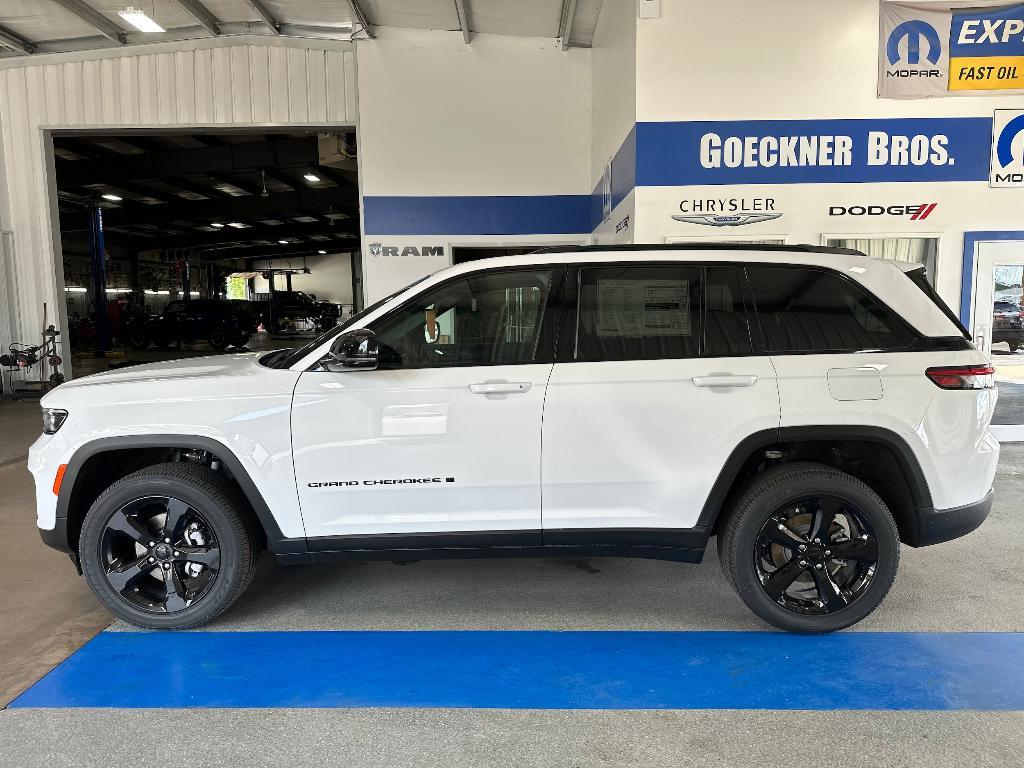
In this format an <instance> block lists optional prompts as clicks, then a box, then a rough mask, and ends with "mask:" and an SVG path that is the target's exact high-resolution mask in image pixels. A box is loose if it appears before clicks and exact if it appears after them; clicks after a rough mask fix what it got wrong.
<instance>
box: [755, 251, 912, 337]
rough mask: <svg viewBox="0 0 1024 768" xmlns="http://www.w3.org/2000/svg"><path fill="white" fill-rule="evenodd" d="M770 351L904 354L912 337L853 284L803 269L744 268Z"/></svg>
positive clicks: (908, 331) (841, 278) (887, 311)
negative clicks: (899, 351)
mask: <svg viewBox="0 0 1024 768" xmlns="http://www.w3.org/2000/svg"><path fill="white" fill-rule="evenodd" d="M747 276H748V278H749V280H750V287H751V291H752V293H753V296H754V305H755V306H756V308H757V315H758V318H759V319H760V322H761V330H762V331H763V333H764V340H765V347H766V348H767V350H768V351H769V352H791V353H800V352H804V353H807V352H810V353H813V352H856V351H860V350H868V349H904V348H906V347H909V346H910V345H911V344H912V343H913V342H914V335H913V333H912V332H911V331H910V330H909V329H908V328H907V327H906V325H905V324H903V323H902V322H900V320H899V318H897V317H895V316H894V315H893V313H892V312H891V311H889V310H888V309H887V308H886V307H884V306H883V305H881V304H880V303H879V302H878V301H877V300H875V299H874V298H873V297H871V296H870V295H869V294H868V293H867V292H866V291H865V290H864V289H863V288H861V287H860V286H858V285H857V284H856V283H855V282H853V281H852V280H849V279H846V278H844V277H841V276H840V275H837V274H835V273H833V272H828V271H826V270H819V269H813V268H806V267H788V266H772V265H748V266H747Z"/></svg>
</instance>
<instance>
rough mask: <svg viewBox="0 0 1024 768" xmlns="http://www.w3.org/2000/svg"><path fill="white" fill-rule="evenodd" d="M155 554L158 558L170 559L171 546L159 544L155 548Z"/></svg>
mask: <svg viewBox="0 0 1024 768" xmlns="http://www.w3.org/2000/svg"><path fill="white" fill-rule="evenodd" d="M153 555H154V556H155V557H156V559H157V560H161V561H163V560H170V559H171V548H170V547H169V546H167V545H166V544H157V546H156V549H154V550H153Z"/></svg>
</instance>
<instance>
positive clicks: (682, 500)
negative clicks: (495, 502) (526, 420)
mask: <svg viewBox="0 0 1024 768" xmlns="http://www.w3.org/2000/svg"><path fill="white" fill-rule="evenodd" d="M567 285H570V286H574V287H575V290H574V291H573V292H572V293H573V294H574V296H573V298H574V299H575V300H576V301H578V313H577V316H578V322H575V323H570V324H569V327H568V328H567V327H566V324H564V323H563V325H562V328H563V331H562V334H560V336H565V337H566V338H567V341H568V343H566V344H565V345H564V352H563V346H562V343H561V341H560V350H559V361H558V362H557V363H556V364H555V368H554V371H553V372H552V375H551V382H550V384H549V385H548V399H547V406H546V407H545V411H544V457H543V466H544V472H543V485H544V541H545V543H550V544H555V543H563V542H564V543H570V542H576V543H586V542H587V540H588V539H592V540H593V541H601V540H602V539H605V541H606V543H616V542H612V541H611V540H610V539H606V538H605V536H603V535H602V534H601V533H599V531H600V529H609V528H612V529H620V530H619V531H617V532H615V533H614V534H611V536H612V538H618V539H620V540H621V541H624V540H626V539H628V540H629V541H630V542H631V543H635V544H654V545H658V544H667V543H671V542H670V540H671V534H670V533H669V530H670V529H685V528H692V527H693V526H695V525H696V524H697V520H698V517H699V515H700V512H701V508H702V507H703V505H704V502H705V500H706V499H707V497H708V494H709V492H710V491H711V488H712V485H713V484H714V482H715V480H716V479H717V478H718V474H719V472H720V471H721V469H722V467H723V466H724V465H725V463H726V460H727V458H728V457H729V455H730V453H731V452H732V451H733V449H735V448H736V447H737V445H738V444H739V443H740V441H742V440H743V439H744V438H746V437H747V436H748V435H750V434H752V433H754V432H758V431H760V430H764V429H772V428H775V427H778V425H779V397H778V390H777V387H776V381H775V371H774V369H773V368H772V364H771V361H770V360H769V359H768V358H767V357H765V356H763V355H757V354H754V347H753V344H752V337H751V328H750V324H749V323H748V315H747V312H746V311H745V306H744V305H745V302H744V299H743V291H742V290H741V287H740V286H741V282H740V274H739V270H738V269H737V267H735V266H729V265H725V266H708V267H706V268H705V267H702V266H697V265H693V264H673V263H665V262H663V263H660V264H646V265H619V266H592V267H590V266H585V267H583V268H581V269H580V270H579V272H578V276H577V277H575V278H574V277H572V276H570V277H569V278H568V279H567ZM621 529H630V530H629V531H628V532H623V531H621Z"/></svg>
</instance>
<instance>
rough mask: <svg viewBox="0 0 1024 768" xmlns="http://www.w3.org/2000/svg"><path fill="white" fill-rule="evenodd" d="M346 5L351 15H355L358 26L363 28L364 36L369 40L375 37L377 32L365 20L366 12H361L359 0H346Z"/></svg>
mask: <svg viewBox="0 0 1024 768" xmlns="http://www.w3.org/2000/svg"><path fill="white" fill-rule="evenodd" d="M348 7H349V8H350V9H351V10H352V15H353V16H355V17H356V21H358V22H359V26H361V27H362V28H363V32H365V33H366V36H367V37H368V38H370V39H371V40H374V39H376V37H377V33H376V32H374V31H373V27H371V26H370V24H369V22H368V21H367V20H366V14H365V13H363V7H362V6H361V5H359V0H348Z"/></svg>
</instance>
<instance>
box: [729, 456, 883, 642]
mask: <svg viewBox="0 0 1024 768" xmlns="http://www.w3.org/2000/svg"><path fill="white" fill-rule="evenodd" d="M826 509H836V510H838V512H837V513H835V519H834V520H833V522H832V523H831V524H830V525H829V528H828V530H829V533H828V534H825V537H824V542H823V543H821V544H815V543H814V542H813V539H812V538H811V536H812V535H813V533H814V530H815V529H814V526H815V525H816V524H818V521H819V518H818V515H820V514H821V511H820V510H826ZM823 519H828V518H827V517H826V518H823ZM840 521H842V522H840ZM844 523H845V525H844ZM783 526H785V530H783ZM805 526H806V528H805ZM776 531H778V533H776ZM793 532H796V535H795V536H794V535H793ZM855 534H857V535H855ZM861 536H864V537H866V538H864V539H862V538H861ZM819 538H820V537H819ZM776 540H785V543H784V544H778V543H776ZM801 542H802V543H801ZM830 542H832V543H830ZM800 546H802V547H804V550H805V551H803V552H801V551H799V547H800ZM833 549H834V550H836V551H837V552H839V551H842V552H844V553H849V555H848V556H844V557H843V559H840V558H839V557H834V556H833V557H826V554H832V555H835V553H833V552H832V550H833ZM899 550H900V541H899V533H898V531H897V529H896V523H895V521H894V520H893V517H892V514H891V513H890V512H889V509H888V508H887V507H886V505H885V502H884V501H882V499H881V498H880V497H879V496H878V494H876V493H875V492H874V491H873V490H871V488H869V487H868V486H867V485H866V484H865V483H863V482H862V481H860V480H858V479H857V478H855V477H853V476H852V475H848V474H846V473H845V472H841V471H839V470H836V469H833V468H831V467H827V466H824V465H821V464H810V463H799V464H797V463H794V464H787V465H783V466H779V467H775V468H773V469H770V470H768V471H767V472H764V473H763V474H761V475H758V476H757V477H756V478H755V479H754V480H753V481H752V482H751V483H750V484H748V485H747V486H746V487H745V488H744V489H743V490H742V491H741V492H740V494H739V496H738V498H737V500H736V502H735V504H734V505H733V507H732V509H731V511H730V512H729V516H728V518H727V519H726V521H725V523H724V525H723V526H722V527H721V529H720V530H719V532H718V557H719V561H720V563H721V565H722V568H723V570H724V571H725V574H726V576H727V577H728V578H729V580H730V581H731V582H732V585H733V587H734V588H735V589H736V592H737V593H738V594H739V596H740V598H742V600H743V602H745V603H746V604H747V606H748V607H749V608H750V609H751V610H752V611H753V612H754V613H755V614H757V615H758V616H759V617H760V618H762V619H764V620H765V621H766V622H768V623H769V624H772V625H774V626H776V627H778V628H779V629H785V630H788V631H790V632H802V633H820V632H834V631H836V630H839V629H843V628H845V627H849V626H851V625H853V624H856V623H857V622H858V621H860V620H861V619H863V618H864V617H865V616H867V615H868V614H870V613H871V612H872V611H873V610H875V608H877V607H878V605H879V604H880V603H881V602H882V599H883V598H884V597H885V596H886V594H887V593H888V592H889V588H890V587H891V586H892V583H893V581H894V580H895V578H896V570H897V567H898V565H899ZM872 557H873V558H874V559H873V560H872ZM805 558H806V559H805ZM839 563H842V565H839ZM872 563H873V570H872ZM805 564H806V565H807V566H809V567H801V566H803V565H805ZM769 565H770V566H773V567H775V568H777V570H772V571H768V570H767V566H769ZM819 565H820V566H822V567H821V568H819ZM833 568H835V571H833V570H832V569H833ZM815 569H817V570H815ZM776 573H777V574H779V576H780V577H781V578H780V579H779V581H778V582H777V584H776V585H775V587H776V589H775V592H776V593H777V591H778V590H777V587H778V585H780V584H783V583H785V581H786V580H787V578H788V577H789V576H792V575H793V574H794V573H795V574H796V577H795V580H791V583H790V586H789V587H787V588H786V589H785V590H784V591H783V592H782V593H781V595H778V594H777V595H776V597H777V599H773V597H772V596H771V595H769V590H770V589H772V588H773V583H772V582H773V579H772V578H771V577H772V576H774V575H775V574H776ZM848 577H849V579H850V580H849V584H847V583H846V580H847V578H848ZM833 585H836V586H837V587H839V588H836V587H834V586H833ZM846 586H849V587H850V589H849V591H848V590H847V589H846V588H845V587H846ZM826 602H827V604H826Z"/></svg>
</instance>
